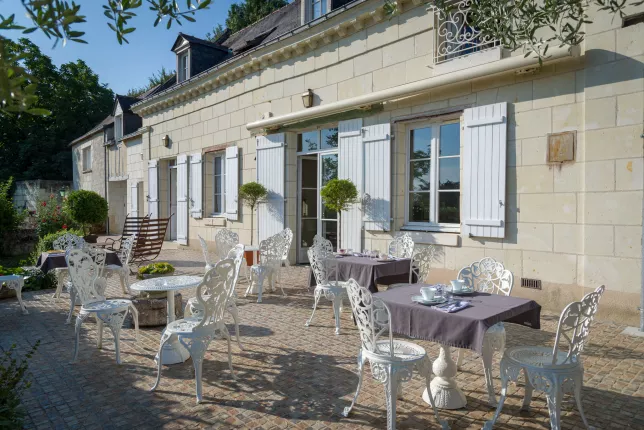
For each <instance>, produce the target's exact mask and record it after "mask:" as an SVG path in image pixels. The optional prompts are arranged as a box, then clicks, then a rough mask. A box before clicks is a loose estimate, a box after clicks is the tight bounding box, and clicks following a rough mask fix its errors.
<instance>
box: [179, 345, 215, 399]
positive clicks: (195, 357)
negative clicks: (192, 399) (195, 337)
mask: <svg viewBox="0 0 644 430" xmlns="http://www.w3.org/2000/svg"><path fill="white" fill-rule="evenodd" d="M186 340H188V339H186ZM179 342H180V343H181V344H182V345H184V346H186V347H187V348H188V350H189V351H190V357H192V364H193V365H194V367H195V389H196V393H197V404H199V403H201V401H202V400H203V398H202V384H201V374H202V368H203V359H204V356H205V355H206V351H207V350H208V345H210V341H208V342H194V341H193V342H185V340H184V339H182V338H181V336H179Z"/></svg>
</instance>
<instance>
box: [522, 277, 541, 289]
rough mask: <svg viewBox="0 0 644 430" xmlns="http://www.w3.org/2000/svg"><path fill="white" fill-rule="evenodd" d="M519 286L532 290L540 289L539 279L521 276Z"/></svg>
mask: <svg viewBox="0 0 644 430" xmlns="http://www.w3.org/2000/svg"><path fill="white" fill-rule="evenodd" d="M521 287H523V288H531V289H533V290H540V289H541V279H530V278H521Z"/></svg>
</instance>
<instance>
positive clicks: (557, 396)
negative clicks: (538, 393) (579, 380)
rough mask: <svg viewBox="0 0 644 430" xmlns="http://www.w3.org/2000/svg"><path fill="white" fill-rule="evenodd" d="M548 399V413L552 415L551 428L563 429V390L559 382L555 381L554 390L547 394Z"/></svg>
mask: <svg viewBox="0 0 644 430" xmlns="http://www.w3.org/2000/svg"><path fill="white" fill-rule="evenodd" d="M546 398H547V399H548V414H549V415H550V428H551V429H552V430H560V429H561V400H562V398H563V390H562V388H561V385H560V384H559V382H557V381H555V383H554V385H553V387H552V391H551V392H550V393H549V394H548V395H547V396H546Z"/></svg>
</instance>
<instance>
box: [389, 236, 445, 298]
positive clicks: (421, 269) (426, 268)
mask: <svg viewBox="0 0 644 430" xmlns="http://www.w3.org/2000/svg"><path fill="white" fill-rule="evenodd" d="M435 255H436V248H434V247H433V246H432V245H429V246H423V247H422V248H420V249H415V250H414V255H413V257H411V262H410V263H409V264H410V266H409V283H408V284H402V283H401V284H391V285H389V287H388V289H392V288H398V287H405V286H408V285H410V284H413V283H414V277H415V278H416V280H417V281H416V282H418V283H420V284H422V283H423V282H425V280H426V279H427V277H428V276H429V272H430V270H431V269H432V262H433V261H434V258H435Z"/></svg>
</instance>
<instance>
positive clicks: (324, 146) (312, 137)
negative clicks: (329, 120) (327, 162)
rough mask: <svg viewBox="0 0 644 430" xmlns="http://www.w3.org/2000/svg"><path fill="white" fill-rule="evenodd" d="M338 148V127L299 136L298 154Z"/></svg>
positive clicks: (308, 132)
mask: <svg viewBox="0 0 644 430" xmlns="http://www.w3.org/2000/svg"><path fill="white" fill-rule="evenodd" d="M337 147H338V128H337V127H334V128H324V129H322V130H313V131H307V132H304V133H301V134H298V135H297V152H316V151H324V150H328V149H334V148H337Z"/></svg>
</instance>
